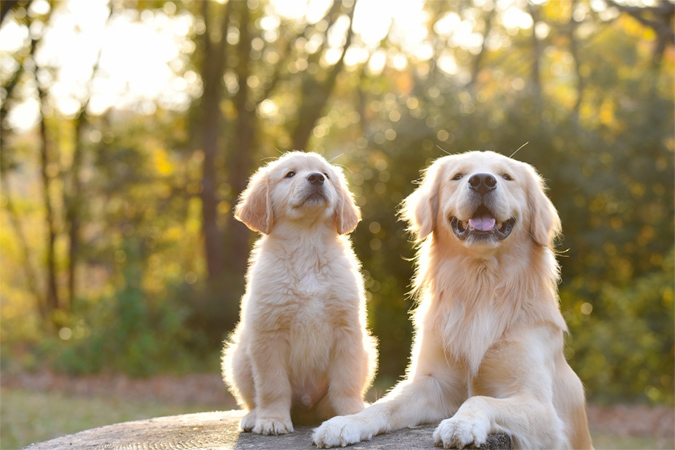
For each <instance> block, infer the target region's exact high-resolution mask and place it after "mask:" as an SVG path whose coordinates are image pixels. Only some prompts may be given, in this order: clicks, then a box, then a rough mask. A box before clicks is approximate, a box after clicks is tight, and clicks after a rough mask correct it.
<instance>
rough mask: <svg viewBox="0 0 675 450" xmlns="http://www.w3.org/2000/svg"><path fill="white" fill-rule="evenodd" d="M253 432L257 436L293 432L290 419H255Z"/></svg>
mask: <svg viewBox="0 0 675 450" xmlns="http://www.w3.org/2000/svg"><path fill="white" fill-rule="evenodd" d="M253 432H254V433H257V434H267V435H269V434H273V435H277V434H286V433H292V432H293V424H292V423H291V421H290V419H287V420H283V419H265V418H260V419H256V421H255V427H253Z"/></svg>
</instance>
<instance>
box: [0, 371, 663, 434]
mask: <svg viewBox="0 0 675 450" xmlns="http://www.w3.org/2000/svg"><path fill="white" fill-rule="evenodd" d="M0 384H1V385H2V387H6V388H24V389H29V390H32V391H60V392H63V393H65V394H67V395H74V396H83V397H88V396H101V397H105V396H114V397H117V398H124V399H129V400H148V401H151V400H155V401H164V402H169V403H174V404H198V405H204V406H206V407H211V408H213V410H229V409H234V408H236V407H237V405H236V403H235V401H234V398H232V396H231V395H230V394H229V393H228V392H227V390H226V389H225V386H224V384H223V381H222V379H221V378H220V377H219V376H218V375H212V374H196V375H189V376H185V377H174V376H155V377H152V378H148V379H132V378H129V377H127V376H124V375H96V376H88V377H71V376H67V375H59V374H54V373H51V372H38V373H26V374H21V375H3V377H2V379H1V380H0ZM588 420H589V423H590V427H591V431H592V432H595V433H610V434H613V435H618V436H653V437H657V438H673V436H674V435H675V410H674V409H673V408H669V407H666V406H658V407H647V406H642V405H615V406H598V405H589V407H588Z"/></svg>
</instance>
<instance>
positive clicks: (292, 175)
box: [286, 170, 295, 178]
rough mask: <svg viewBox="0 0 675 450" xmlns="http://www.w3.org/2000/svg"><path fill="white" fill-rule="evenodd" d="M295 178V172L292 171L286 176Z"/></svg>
mask: <svg viewBox="0 0 675 450" xmlns="http://www.w3.org/2000/svg"><path fill="white" fill-rule="evenodd" d="M294 176H295V172H293V171H292V170H291V171H290V172H288V173H287V174H286V178H293V177H294Z"/></svg>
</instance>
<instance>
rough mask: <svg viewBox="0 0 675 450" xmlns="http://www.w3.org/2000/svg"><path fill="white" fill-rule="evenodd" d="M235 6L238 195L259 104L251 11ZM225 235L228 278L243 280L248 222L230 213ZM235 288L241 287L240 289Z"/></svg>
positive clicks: (234, 172)
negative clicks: (253, 80)
mask: <svg viewBox="0 0 675 450" xmlns="http://www.w3.org/2000/svg"><path fill="white" fill-rule="evenodd" d="M236 6H237V7H238V12H239V43H238V44H237V61H238V63H237V66H236V67H235V68H234V69H235V73H236V75H237V80H238V83H239V90H238V91H237V93H236V94H235V97H234V106H235V109H236V111H237V120H236V126H235V130H234V140H233V141H234V145H233V147H232V148H231V151H230V154H229V158H228V160H227V172H228V182H229V184H230V187H231V188H232V192H234V193H235V194H236V195H238V194H239V193H241V192H243V191H244V189H246V183H247V182H248V177H249V175H250V172H251V170H252V168H253V153H254V148H253V145H254V137H255V125H256V116H255V107H256V104H255V102H253V101H252V99H251V95H250V93H249V89H248V85H247V80H248V77H249V75H250V67H249V64H250V53H251V35H250V30H249V26H250V21H251V13H250V10H249V7H248V4H247V3H246V2H238V3H236ZM226 238H227V246H226V249H227V250H226V253H227V255H228V259H227V269H228V272H229V274H228V279H230V280H242V281H241V282H243V279H244V274H245V273H246V261H247V260H248V257H247V256H248V252H249V238H250V234H249V232H248V229H247V228H246V226H245V225H244V224H242V223H241V222H239V221H237V220H235V219H234V216H233V215H232V214H229V215H228V217H227V234H226ZM230 284H232V283H230ZM236 291H239V289H237V290H236Z"/></svg>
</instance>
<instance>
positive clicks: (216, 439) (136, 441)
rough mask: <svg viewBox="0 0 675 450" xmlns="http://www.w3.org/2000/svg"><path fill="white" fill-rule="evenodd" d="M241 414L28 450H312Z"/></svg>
mask: <svg viewBox="0 0 675 450" xmlns="http://www.w3.org/2000/svg"><path fill="white" fill-rule="evenodd" d="M243 415H244V412H243V411H227V412H208V413H198V414H186V415H182V416H170V417H160V418H156V419H149V420H139V421H136V422H125V423H120V424H117V425H109V426H105V427H100V428H94V429H92V430H87V431H82V432H80V433H76V434H71V435H68V436H62V437H60V438H56V439H52V440H49V441H46V442H42V443H38V444H32V445H29V446H28V447H26V449H29V450H55V449H125V450H126V449H129V450H132V449H133V450H142V449H205V450H206V449H255V450H287V449H316V447H315V446H313V445H312V439H311V436H312V428H311V427H298V428H296V430H295V432H294V433H290V434H286V435H281V436H261V435H257V434H253V433H242V432H240V431H239V420H240V419H241V417H242V416H243ZM435 428H436V425H424V426H420V427H416V428H407V429H404V430H399V431H395V432H392V433H388V434H382V435H379V436H375V437H374V438H373V439H372V440H371V441H367V442H362V443H359V444H356V445H353V446H351V447H349V448H352V449H363V448H382V449H385V448H386V449H405V450H417V449H433V448H435V447H434V443H433V439H432V437H431V435H432V433H433V431H434V429H435ZM481 448H485V449H495V450H496V449H510V448H511V442H510V439H509V438H508V437H506V436H504V435H495V436H490V438H489V439H488V442H487V443H486V445H485V446H483V447H481Z"/></svg>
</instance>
